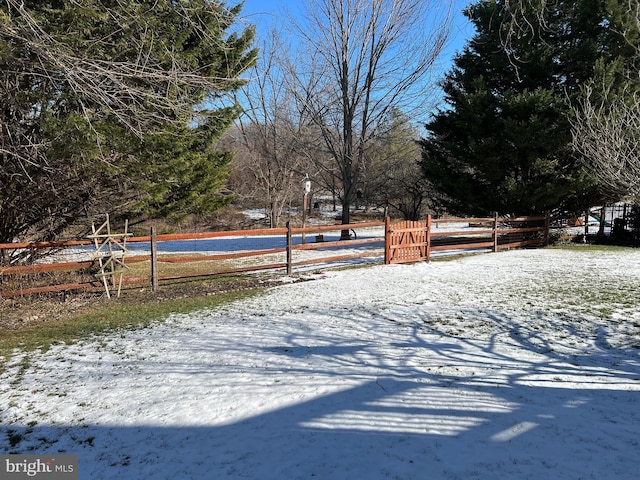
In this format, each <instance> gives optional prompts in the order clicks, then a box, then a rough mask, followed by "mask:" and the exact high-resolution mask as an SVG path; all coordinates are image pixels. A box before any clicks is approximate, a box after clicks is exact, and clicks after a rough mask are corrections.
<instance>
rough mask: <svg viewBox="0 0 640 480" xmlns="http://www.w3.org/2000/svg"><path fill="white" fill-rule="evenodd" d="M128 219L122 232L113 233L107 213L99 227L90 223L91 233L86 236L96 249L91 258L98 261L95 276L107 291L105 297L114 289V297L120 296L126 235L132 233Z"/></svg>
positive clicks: (108, 296)
mask: <svg viewBox="0 0 640 480" xmlns="http://www.w3.org/2000/svg"><path fill="white" fill-rule="evenodd" d="M128 228H129V221H128V220H126V221H125V223H124V233H114V232H112V231H111V224H110V222H109V214H106V220H105V221H104V223H103V224H102V225H100V227H98V228H96V226H95V223H94V224H92V225H91V231H92V234H91V235H87V238H89V239H91V240H93V244H94V246H95V247H96V251H95V252H94V254H93V259H94V260H97V261H98V265H99V266H100V270H99V271H98V273H96V276H97V277H98V278H100V280H101V281H102V284H103V285H104V288H105V291H106V293H107V298H111V294H112V292H113V291H114V290H115V292H116V297H119V296H120V290H121V288H122V276H123V273H124V270H125V269H126V268H127V266H126V265H125V263H124V259H125V255H126V254H127V253H128V250H127V237H130V236H131V235H132V234H131V233H129V232H128Z"/></svg>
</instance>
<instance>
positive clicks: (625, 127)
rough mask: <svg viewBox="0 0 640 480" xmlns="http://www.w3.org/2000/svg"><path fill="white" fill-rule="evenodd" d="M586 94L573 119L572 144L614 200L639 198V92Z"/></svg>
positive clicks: (604, 191)
mask: <svg viewBox="0 0 640 480" xmlns="http://www.w3.org/2000/svg"><path fill="white" fill-rule="evenodd" d="M611 97H612V95H611V94H610V93H609V95H605V96H604V98H605V100H601V101H597V100H595V99H594V95H593V88H592V87H588V88H586V89H585V96H584V98H583V99H582V101H581V102H580V108H579V110H578V111H577V113H576V116H575V119H574V120H573V145H574V147H575V149H576V150H577V151H578V152H580V153H581V154H582V155H583V157H584V159H585V162H586V163H587V165H588V167H589V168H590V169H591V170H592V171H593V173H594V174H595V176H596V178H597V179H598V181H599V183H600V186H601V188H602V190H603V193H604V194H605V195H606V196H607V197H609V198H610V199H611V200H616V201H617V200H621V199H625V198H628V199H632V200H635V201H640V94H639V93H637V92H635V93H634V94H628V95H620V96H617V97H616V98H611Z"/></svg>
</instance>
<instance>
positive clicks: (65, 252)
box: [0, 216, 549, 298]
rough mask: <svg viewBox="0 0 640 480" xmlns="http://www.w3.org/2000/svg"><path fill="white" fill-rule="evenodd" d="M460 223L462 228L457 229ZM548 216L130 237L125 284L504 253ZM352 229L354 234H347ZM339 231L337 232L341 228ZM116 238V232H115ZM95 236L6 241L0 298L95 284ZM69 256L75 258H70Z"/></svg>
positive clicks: (541, 238) (541, 230) (531, 237)
mask: <svg viewBox="0 0 640 480" xmlns="http://www.w3.org/2000/svg"><path fill="white" fill-rule="evenodd" d="M457 227H460V228H459V229H458V228H457ZM548 229H549V218H548V216H541V217H521V218H506V217H503V218H501V217H497V216H494V217H492V218H447V219H434V218H432V217H431V216H428V217H427V219H426V220H423V221H421V222H410V223H408V222H395V223H392V222H391V220H390V219H388V218H387V219H386V221H385V222H363V223H353V224H348V225H341V224H336V225H314V226H308V227H292V226H290V225H287V228H269V229H258V230H235V231H225V232H199V233H180V234H162V235H158V234H156V232H155V229H154V228H152V229H151V232H150V235H147V236H139V237H132V236H129V237H127V239H126V245H127V248H128V251H127V252H126V256H125V257H126V266H127V268H126V270H125V272H124V275H123V277H122V283H123V284H124V285H132V286H135V285H146V286H151V288H152V289H153V290H154V291H155V290H157V289H158V288H159V286H160V284H162V283H163V282H171V281H177V280H187V279H192V278H197V277H204V278H206V277H210V276H222V275H235V274H242V273H250V272H265V271H271V272H280V274H287V275H290V274H292V273H293V272H294V271H297V272H301V271H304V269H305V268H310V267H312V266H315V267H312V268H331V267H335V266H341V265H345V264H349V263H353V262H354V261H356V260H358V261H360V260H361V259H364V258H367V259H371V261H381V260H382V259H383V258H384V262H385V263H404V262H413V261H420V260H430V258H431V256H432V254H433V252H444V251H451V252H455V251H462V250H470V251H478V250H482V249H484V250H487V251H498V250H500V249H507V248H517V247H524V246H539V245H545V244H546V243H547V241H548V231H549V230H548ZM345 231H348V232H349V233H350V236H349V237H350V238H349V239H348V240H346V239H344V238H345V237H344V232H345ZM336 232H338V233H336ZM116 236H117V234H116ZM91 245H92V241H91V240H89V239H87V240H77V239H76V240H71V241H67V242H38V243H5V244H0V297H2V298H10V297H16V296H26V295H33V294H40V293H55V292H67V291H81V290H96V289H98V288H100V287H101V285H102V284H101V280H100V279H99V278H98V277H97V276H96V274H97V270H96V269H97V262H96V260H95V258H93V253H94V251H95V250H94V249H93V248H92V247H91ZM41 249H45V250H50V251H52V252H56V255H53V257H52V258H57V259H58V261H50V259H47V258H45V259H44V261H42V260H41V261H38V262H35V263H31V264H26V265H23V264H20V265H14V264H11V263H10V262H7V258H10V256H9V255H8V253H9V252H11V251H14V252H19V253H21V254H26V255H27V256H28V255H29V253H32V252H35V251H38V250H41ZM69 256H71V257H72V258H68V257H69Z"/></svg>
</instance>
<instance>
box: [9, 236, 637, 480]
mask: <svg viewBox="0 0 640 480" xmlns="http://www.w3.org/2000/svg"><path fill="white" fill-rule="evenodd" d="M306 279H308V280H311V281H306V282H297V283H290V284H286V285H282V286H279V287H275V288H272V289H270V290H269V291H267V292H266V293H264V294H262V295H260V296H257V297H252V298H249V299H245V300H242V301H238V302H236V303H233V304H230V305H227V306H224V307H220V308H217V309H215V310H206V311H199V312H195V313H192V314H189V315H174V316H171V317H170V318H168V319H166V321H164V322H162V323H158V324H156V325H154V326H152V327H149V328H145V329H138V330H134V331H122V332H116V333H112V334H109V335H103V336H97V337H95V338H92V339H89V340H86V341H82V342H79V343H77V344H74V345H59V346H56V347H54V348H52V349H51V350H49V351H48V352H46V353H39V354H32V355H30V361H29V364H28V367H26V368H25V367H24V363H21V361H22V360H23V356H24V354H20V353H16V356H15V358H13V359H11V361H10V363H9V368H7V369H6V371H5V372H4V373H3V374H2V375H1V376H0V421H1V422H2V429H3V430H4V432H5V433H4V434H0V453H75V454H78V456H79V476H80V478H81V479H122V478H129V479H154V480H155V479H222V478H229V479H244V478H248V479H274V480H275V479H285V478H286V479H302V478H305V479H309V478H319V479H332V480H334V479H338V480H339V479H350V480H352V479H372V480H375V479H403V480H405V479H428V480H437V479H443V480H454V479H540V478H552V479H556V478H557V479H574V480H577V479H608V478H611V479H613V478H615V479H616V480H624V479H637V478H638V472H637V470H638V467H639V466H640V462H639V460H638V456H637V452H638V448H639V443H640V440H639V437H638V432H639V431H640V408H639V407H640V358H639V353H640V308H639V305H638V291H640V251H638V250H632V249H629V250H620V251H599V250H593V249H591V248H589V247H583V248H576V249H574V250H555V249H539V250H519V251H508V252H501V253H496V254H483V255H475V256H470V257H466V258H461V259H456V260H452V261H441V262H432V263H419V264H413V265H386V266H385V265H379V266H372V267H367V268H358V269H349V270H342V271H333V272H325V273H322V274H318V275H311V274H309V275H308V276H307V277H306ZM8 433H11V438H13V439H14V442H13V443H15V445H13V446H12V445H11V442H10V440H9V438H10V436H9V435H8ZM15 438H19V439H20V441H19V442H16V441H15Z"/></svg>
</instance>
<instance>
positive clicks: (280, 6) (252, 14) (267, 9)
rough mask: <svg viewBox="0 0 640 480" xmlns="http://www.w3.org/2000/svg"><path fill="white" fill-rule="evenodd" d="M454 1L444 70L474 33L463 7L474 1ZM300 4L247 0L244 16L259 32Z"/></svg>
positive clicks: (283, 0)
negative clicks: (453, 21) (452, 21)
mask: <svg viewBox="0 0 640 480" xmlns="http://www.w3.org/2000/svg"><path fill="white" fill-rule="evenodd" d="M229 3H230V4H233V3H236V2H232V1H230V2H229ZM454 3H455V13H456V15H455V25H454V28H453V32H452V38H451V42H450V44H449V46H448V47H447V49H446V51H445V52H444V53H443V55H442V58H441V62H442V67H441V68H442V69H443V70H446V69H447V68H448V66H449V65H450V64H451V59H452V58H453V56H454V54H455V53H456V52H457V51H460V50H461V49H462V47H463V46H464V44H465V43H466V41H467V39H469V38H470V37H471V35H473V27H472V26H471V24H470V23H469V21H468V20H467V18H466V17H465V16H464V15H463V14H462V9H463V8H464V7H465V6H467V5H469V4H470V3H472V2H471V0H454ZM298 5H300V0H245V5H244V10H243V16H246V17H247V20H248V21H249V22H250V23H252V24H255V25H256V26H257V28H258V31H259V32H260V31H265V32H266V31H267V29H268V27H269V24H270V23H271V22H272V21H273V19H274V18H277V17H278V16H281V14H282V12H283V10H284V9H285V8H286V9H289V10H292V11H295V8H296V7H297V6H298Z"/></svg>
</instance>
